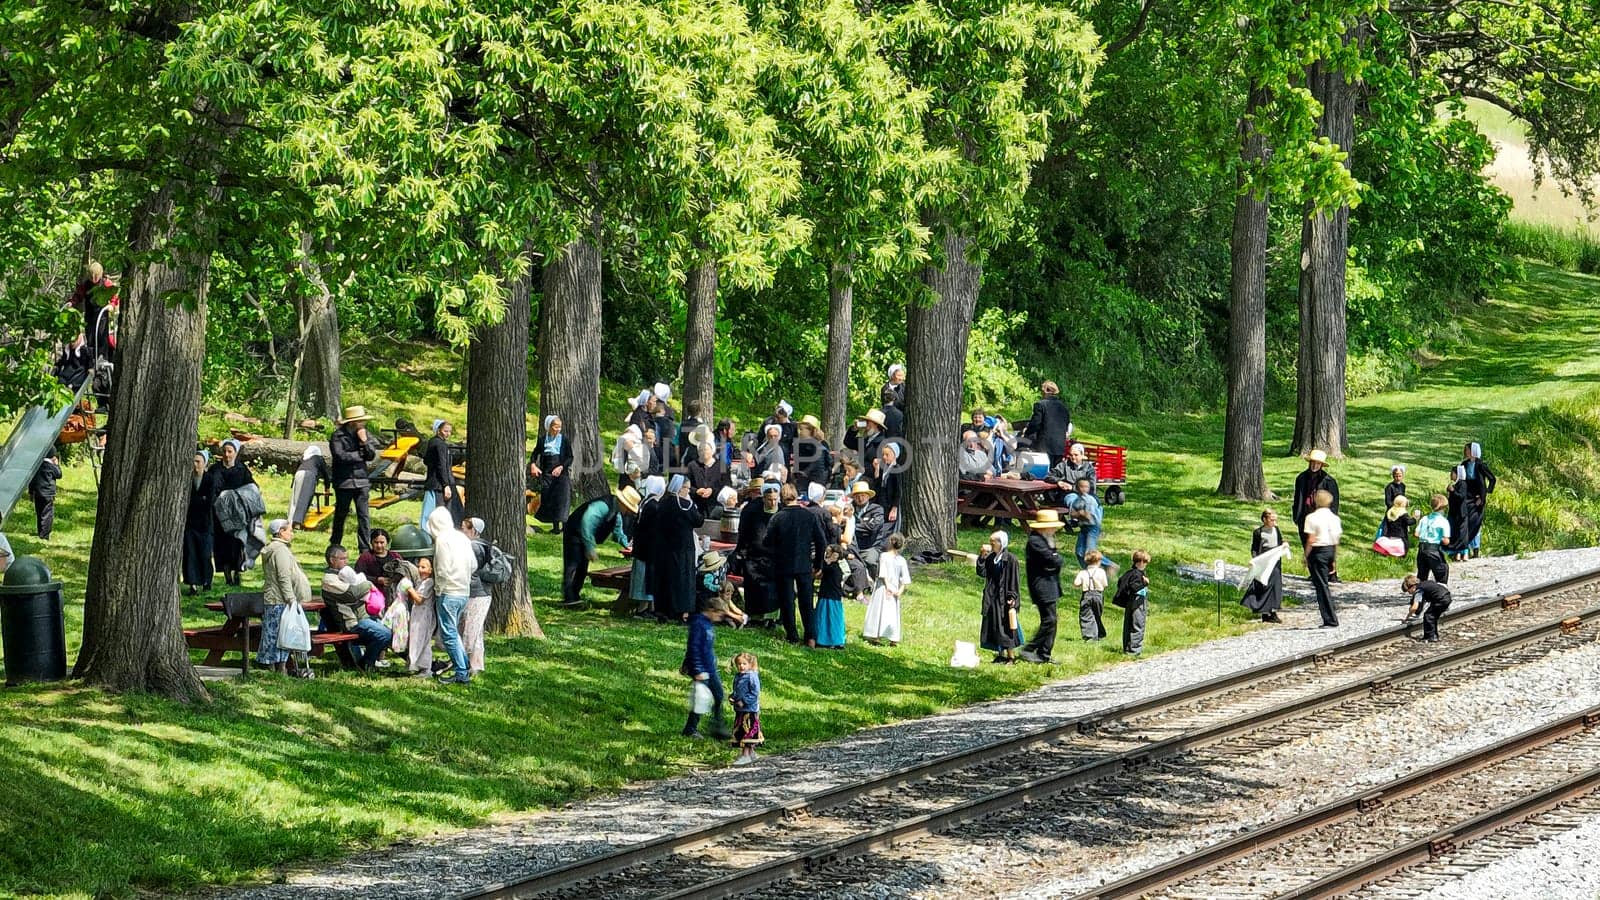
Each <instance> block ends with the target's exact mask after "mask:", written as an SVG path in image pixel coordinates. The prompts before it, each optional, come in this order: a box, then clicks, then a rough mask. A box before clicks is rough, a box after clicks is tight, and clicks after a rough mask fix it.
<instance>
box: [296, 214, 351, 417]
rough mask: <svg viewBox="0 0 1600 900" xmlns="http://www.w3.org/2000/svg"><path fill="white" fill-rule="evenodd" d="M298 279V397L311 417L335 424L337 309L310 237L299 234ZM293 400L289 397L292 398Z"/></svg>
mask: <svg viewBox="0 0 1600 900" xmlns="http://www.w3.org/2000/svg"><path fill="white" fill-rule="evenodd" d="M300 275H301V277H302V278H304V279H305V285H304V287H302V288H301V289H300V290H298V291H296V292H295V311H296V313H298V318H299V320H300V355H299V357H298V358H297V359H296V361H295V367H296V370H297V371H298V372H299V373H300V393H299V397H300V399H301V401H302V402H303V403H304V404H305V407H306V409H308V410H310V411H311V413H312V414H313V415H318V416H326V417H327V418H329V419H333V420H336V421H337V420H338V418H339V415H340V409H339V394H340V389H341V388H340V383H339V308H338V306H337V304H335V303H334V300H333V293H332V292H331V291H329V290H328V281H327V278H326V277H325V275H324V274H323V271H322V267H321V266H320V265H318V264H317V262H316V261H315V259H313V255H312V243H311V233H310V232H308V231H302V232H301V233H300ZM292 396H294V395H293V394H291V397H292Z"/></svg>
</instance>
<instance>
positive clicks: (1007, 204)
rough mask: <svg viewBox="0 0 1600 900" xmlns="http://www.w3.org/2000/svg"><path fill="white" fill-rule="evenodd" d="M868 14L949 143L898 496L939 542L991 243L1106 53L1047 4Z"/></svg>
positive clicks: (978, 3)
mask: <svg viewBox="0 0 1600 900" xmlns="http://www.w3.org/2000/svg"><path fill="white" fill-rule="evenodd" d="M874 15H876V16H881V17H882V21H883V27H884V31H883V33H884V44H885V46H886V47H887V48H888V58H889V60H890V61H891V63H892V64H893V65H894V66H895V68H896V70H897V71H899V72H900V74H901V75H902V77H904V78H905V79H906V81H907V82H908V83H909V84H910V85H912V86H913V87H914V88H915V89H917V90H921V91H926V92H927V93H928V94H929V95H930V97H932V98H936V101H935V102H931V103H930V104H929V107H928V109H927V111H926V112H925V113H924V115H923V116H922V130H923V134H924V137H925V140H926V142H927V144H928V146H930V147H932V148H935V149H943V150H946V151H948V152H949V154H950V165H949V168H948V171H946V172H944V173H942V174H941V175H940V177H939V178H938V179H937V181H936V182H935V184H934V187H935V190H934V191H933V192H932V193H931V194H929V197H930V199H928V200H927V201H925V202H924V203H923V204H922V221H923V224H924V225H925V226H926V227H927V228H928V229H929V230H930V232H931V234H932V238H933V241H934V252H933V258H932V260H931V261H930V262H929V263H928V264H926V265H925V266H923V267H922V269H921V272H920V277H919V280H920V282H921V283H922V285H923V286H924V287H925V288H926V289H927V290H928V291H929V292H930V293H931V295H932V300H931V302H917V303H915V304H914V305H913V306H912V307H911V310H910V312H909V314H908V317H907V322H906V367H907V369H908V370H909V373H908V377H907V389H906V403H907V406H908V410H907V418H906V440H907V442H908V444H909V450H910V452H911V466H910V469H909V470H908V471H907V472H906V474H905V491H904V495H903V498H904V499H903V504H902V508H901V514H902V515H903V516H904V524H903V530H904V531H905V533H906V535H907V537H908V538H909V540H910V543H911V545H912V546H913V547H916V548H919V549H933V550H935V551H937V552H943V551H944V550H945V549H946V548H948V547H951V546H953V545H954V542H955V523H956V487H957V485H956V460H955V453H956V450H957V447H956V444H955V442H954V441H952V440H951V439H950V423H951V422H953V421H955V420H956V417H958V416H959V415H960V410H961V402H962V389H963V382H964V375H965V370H966V359H967V337H968V334H969V332H970V331H971V328H972V319H973V315H974V312H975V309H976V306H977V299H978V289H979V286H980V284H981V282H982V277H983V259H984V255H985V254H986V253H987V252H989V251H991V250H993V249H994V248H995V247H996V246H998V245H999V244H1001V243H1002V242H1004V241H1006V240H1007V239H1008V238H1009V237H1010V236H1011V235H1012V233H1013V230H1014V228H1015V225H1016V219H1017V216H1018V213H1019V211H1020V208H1021V206H1022V203H1023V198H1024V196H1025V194H1026V191H1027V188H1028V182H1029V178H1030V175H1031V173H1032V171H1033V166H1034V165H1035V163H1037V162H1038V160H1039V159H1040V157H1041V156H1042V155H1043V154H1044V151H1045V147H1046V146H1047V144H1048V141H1049V135H1050V128H1051V123H1052V121H1053V120H1054V119H1056V118H1058V117H1065V116H1069V115H1071V114H1073V113H1075V112H1077V111H1078V110H1080V109H1082V107H1083V105H1084V103H1085V102H1086V100H1087V98H1088V90H1089V84H1090V81H1091V78H1092V76H1093V74H1094V70H1095V67H1096V66H1097V65H1098V64H1099V62H1100V57H1101V53H1100V48H1099V46H1098V41H1097V39H1096V36H1095V32H1094V29H1093V28H1092V27H1091V26H1090V25H1089V24H1088V23H1087V22H1085V21H1084V20H1083V19H1082V18H1080V17H1079V16H1078V15H1077V14H1076V13H1073V12H1071V11H1069V10H1066V9H1063V8H1060V7H1054V6H1047V5H1043V4H1036V3H1000V2H989V0H962V2H952V3H947V4H942V5H941V6H939V7H934V6H933V5H931V4H926V3H915V2H913V3H885V4H880V5H879V6H877V7H876V10H875V12H874Z"/></svg>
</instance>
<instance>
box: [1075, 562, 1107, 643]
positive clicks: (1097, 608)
mask: <svg viewBox="0 0 1600 900" xmlns="http://www.w3.org/2000/svg"><path fill="white" fill-rule="evenodd" d="M1106 582H1107V578H1106V570H1105V567H1104V566H1102V565H1100V551H1099V550H1090V551H1089V552H1088V553H1085V554H1084V555H1083V571H1081V572H1079V573H1078V576H1077V577H1076V578H1074V579H1072V583H1073V585H1074V586H1076V587H1077V589H1078V590H1080V591H1082V592H1083V595H1082V596H1081V597H1080V598H1079V599H1078V630H1079V631H1081V632H1082V633H1083V639H1084V640H1086V641H1098V640H1100V639H1101V638H1103V637H1105V636H1106V623H1105V622H1104V621H1102V620H1101V618H1100V615H1101V613H1103V612H1104V611H1105V608H1106Z"/></svg>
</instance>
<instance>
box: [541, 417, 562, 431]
mask: <svg viewBox="0 0 1600 900" xmlns="http://www.w3.org/2000/svg"><path fill="white" fill-rule="evenodd" d="M559 418H561V417H560V416H558V415H555V414H554V413H552V414H550V415H548V416H545V417H544V433H545V434H549V433H550V423H551V422H554V421H555V420H557V419H559Z"/></svg>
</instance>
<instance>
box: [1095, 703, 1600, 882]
mask: <svg viewBox="0 0 1600 900" xmlns="http://www.w3.org/2000/svg"><path fill="white" fill-rule="evenodd" d="M1597 726H1600V706H1594V707H1590V708H1589V709H1586V710H1584V711H1583V712H1580V713H1573V714H1571V715H1567V716H1563V717H1561V718H1559V719H1556V720H1554V721H1552V722H1549V723H1546V724H1544V725H1541V726H1539V727H1537V728H1533V729H1530V730H1528V731H1524V732H1522V733H1521V734H1516V735H1512V736H1511V737H1508V738H1506V739H1504V740H1502V741H1499V742H1496V743H1494V744H1491V745H1489V746H1487V747H1481V748H1479V749H1477V750H1471V751H1468V752H1466V753H1463V754H1461V755H1459V756H1456V757H1453V758H1451V759H1449V760H1446V761H1444V762H1442V763H1439V764H1437V765H1434V766H1430V767H1428V768H1426V769H1422V770H1420V771H1417V772H1413V773H1412V774H1410V775H1406V776H1403V777H1400V778H1396V779H1394V780H1393V781H1390V782H1388V783H1386V784H1382V785H1379V786H1377V787H1375V788H1370V789H1368V790H1364V791H1360V792H1358V793H1354V794H1351V795H1349V796H1347V797H1344V798H1341V799H1339V800H1334V801H1333V802H1331V803H1326V804H1323V805H1321V806H1318V807H1316V808H1315V809H1311V810H1307V811H1306V812H1304V813H1301V814H1300V815H1297V816H1293V817H1291V818H1287V819H1280V820H1278V821H1274V822H1268V823H1265V824H1263V825H1260V826H1257V827H1255V828H1252V829H1250V830H1248V831H1245V832H1243V833H1241V834H1239V835H1237V836H1235V837H1232V838H1229V839H1228V840H1226V841H1223V842H1221V843H1218V844H1214V845H1212V846H1210V847H1206V848H1203V849H1200V850H1196V851H1193V852H1190V853H1186V854H1184V855H1183V856H1180V857H1178V858H1176V859H1173V860H1169V861H1168V862H1165V863H1162V864H1160V865H1157V866H1153V867H1151V868H1149V869H1145V870H1144V871H1142V872H1135V873H1134V874H1132V875H1129V876H1127V877H1125V878H1122V879H1119V880H1117V881H1113V882H1110V883H1108V884H1103V885H1101V886H1099V887H1097V888H1095V889H1093V890H1090V891H1085V892H1083V893H1082V894H1079V895H1078V896H1077V897H1076V898H1075V900H1112V898H1118V897H1137V896H1141V895H1143V894H1146V893H1149V892H1150V891H1155V890H1159V889H1161V888H1164V887H1167V886H1168V885H1171V884H1174V883H1177V882H1180V881H1183V880H1185V879H1187V878H1191V877H1194V876H1195V875H1199V874H1202V873H1204V872H1207V871H1209V870H1211V869H1214V868H1216V867H1217V866H1220V865H1223V864H1225V863H1229V862H1232V861H1234V860H1236V859H1241V858H1243V857H1246V856H1249V855H1250V854H1251V853H1254V852H1256V851H1258V850H1262V849H1265V848H1267V847H1271V846H1273V845H1274V844H1279V843H1282V842H1284V841H1286V840H1289V839H1291V838H1295V837H1299V836H1300V835H1304V834H1308V833H1310V832H1313V831H1316V830H1317V829H1319V828H1322V827H1325V826H1327V825H1332V824H1334V823H1336V822H1340V821H1343V820H1345V819H1348V818H1350V817H1352V816H1355V815H1358V814H1360V813H1365V812H1370V811H1372V810H1374V809H1377V808H1379V807H1381V806H1384V805H1386V804H1389V803H1392V802H1394V801H1396V800H1400V799H1403V798H1405V797H1409V796H1412V795H1414V794H1417V793H1419V792H1421V791H1423V790H1425V789H1427V788H1430V787H1433V786H1435V785H1437V784H1439V783H1440V782H1444V781H1448V780H1450V779H1452V778H1455V777H1456V776H1458V775H1463V774H1466V773H1468V772H1473V771H1476V770H1478V769H1483V768H1487V767H1489V766H1492V765H1496V764H1498V763H1501V762H1504V761H1506V760H1508V759H1512V758H1514V757H1517V756H1520V755H1522V754H1523V753H1526V752H1527V751H1529V750H1531V749H1534V748H1537V747H1543V746H1546V745H1549V744H1554V743H1556V742H1558V741H1562V740H1565V739H1566V738H1569V737H1571V736H1573V735H1575V734H1580V733H1582V732H1584V731H1587V730H1590V729H1593V728H1595V727H1597Z"/></svg>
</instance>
